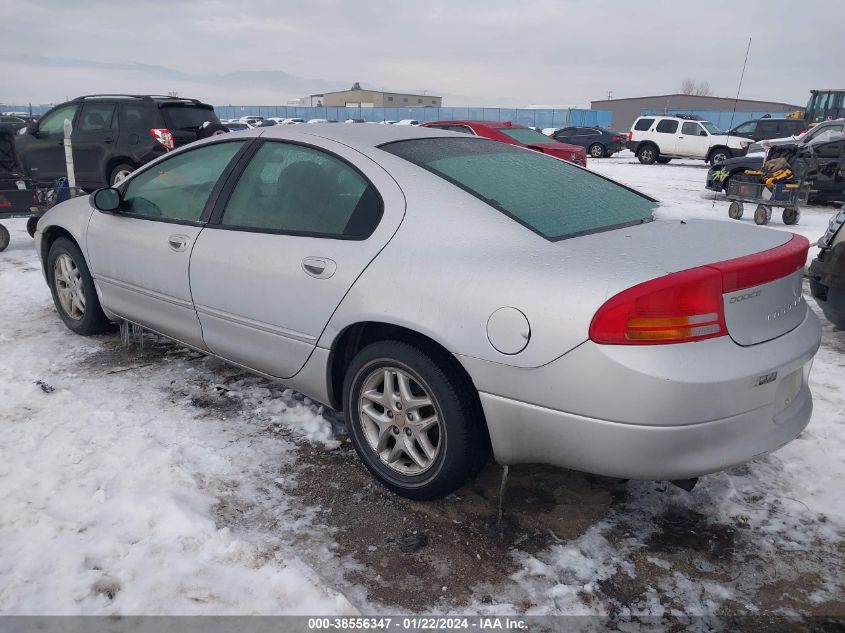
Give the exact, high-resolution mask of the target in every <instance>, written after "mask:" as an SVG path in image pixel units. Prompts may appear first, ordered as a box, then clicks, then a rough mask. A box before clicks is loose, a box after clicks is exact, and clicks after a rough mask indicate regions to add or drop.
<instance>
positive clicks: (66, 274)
mask: <svg viewBox="0 0 845 633" xmlns="http://www.w3.org/2000/svg"><path fill="white" fill-rule="evenodd" d="M53 284H54V285H55V287H56V295H57V296H58V298H59V303H60V304H61V306H62V310H64V312H65V314H66V315H67V316H69V317H70V318H71V319H73V320H74V321H79V320H81V319H82V317H84V316H85V290H84V287H83V285H82V273H81V272H80V270H79V268H77V266H76V262H74V261H73V258H71V257H70V255H67V254H65V253H62V254H61V255H59V256H58V257H57V258H56V262H55V263H54V264H53Z"/></svg>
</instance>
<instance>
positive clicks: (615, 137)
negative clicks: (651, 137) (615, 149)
mask: <svg viewBox="0 0 845 633" xmlns="http://www.w3.org/2000/svg"><path fill="white" fill-rule="evenodd" d="M628 140H631V139H628ZM613 141H614V142H615V143H619V142H620V141H622V137H621V136H614V137H613Z"/></svg>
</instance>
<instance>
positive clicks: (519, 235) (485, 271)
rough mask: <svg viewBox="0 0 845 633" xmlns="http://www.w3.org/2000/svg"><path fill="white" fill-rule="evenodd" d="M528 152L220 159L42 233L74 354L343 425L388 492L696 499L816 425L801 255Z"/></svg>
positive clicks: (447, 148)
mask: <svg viewBox="0 0 845 633" xmlns="http://www.w3.org/2000/svg"><path fill="white" fill-rule="evenodd" d="M655 206H656V202H655V201H654V200H652V199H651V198H648V197H646V196H644V195H642V194H639V193H637V192H636V191H633V190H631V189H629V188H627V187H624V186H622V185H620V184H618V183H615V182H613V181H611V180H608V179H606V178H603V177H601V176H598V175H596V174H594V173H592V172H590V171H588V170H585V169H582V168H580V167H577V166H575V165H572V164H569V163H566V162H564V161H560V160H557V159H555V158H551V157H549V156H545V155H543V154H540V153H537V152H533V151H531V150H528V149H523V148H520V147H516V146H512V145H506V144H503V143H497V142H495V141H490V140H486V139H482V138H478V137H470V136H467V135H463V134H457V133H451V132H444V131H439V130H433V129H426V128H417V127H413V126H391V125H383V126H377V125H348V126H346V125H341V126H339V125H308V126H277V127H273V128H261V129H257V130H252V131H248V132H244V133H241V134H237V135H224V136H216V137H213V138H211V139H207V140H205V141H201V142H198V143H194V144H191V145H189V146H187V147H184V148H182V149H180V150H178V151H174V152H170V153H168V154H167V155H165V156H164V157H162V158H160V159H159V160H157V161H155V162H152V163H150V164H148V165H146V166H144V167H143V168H141V169H139V170H138V171H136V172H134V173H133V174H132V175H131V176H130V177H128V178H127V179H126V181H124V182H122V183H121V184H120V185H119V186H118V187H117V188H110V189H101V190H99V191H97V192H95V193H94V194H93V195H92V196H90V198H89V199H85V198H78V199H74V200H71V201H68V202H66V203H63V204H61V205H59V206H57V207H56V208H54V209H53V210H51V211H50V212H48V213H47V214H46V215H45V216H44V217H43V218H42V219H41V221H40V222H39V225H38V231H37V234H36V244H37V246H38V249H39V251H40V254H41V257H42V260H43V264H44V271H45V276H46V278H47V282H48V284H49V286H50V288H51V290H52V292H53V297H54V299H55V304H56V308H57V310H58V313H59V316H60V317H61V318H62V320H63V321H64V323H65V324H66V325H67V326H68V327H69V328H70V329H71V330H73V331H74V332H77V333H79V334H83V335H87V334H94V333H96V332H100V331H102V330H103V328H104V327H106V326H107V324H108V323H109V322H110V321H126V322H130V323H134V324H137V325H139V326H141V327H143V328H146V329H148V330H151V331H154V332H157V333H159V334H162V335H164V336H166V337H169V338H171V339H173V340H175V341H178V342H179V343H182V344H184V345H187V346H189V347H191V348H194V349H197V350H200V351H202V352H204V353H206V354H213V355H215V356H217V357H219V358H221V359H224V360H226V361H229V362H231V363H233V364H235V365H238V366H240V367H243V368H246V369H249V370H251V371H253V372H256V373H258V374H261V375H263V376H267V377H269V378H272V379H276V380H279V381H282V382H283V383H285V384H287V385H289V386H290V387H292V388H295V389H297V390H299V391H300V392H302V393H304V394H306V395H308V396H310V397H311V398H313V399H315V400H317V401H319V402H322V403H325V404H326V405H329V406H330V407H334V408H336V409H342V410H343V411H344V413H345V417H346V423H347V429H348V432H349V436H350V438H351V439H352V442H353V443H354V445H355V448H356V450H357V452H358V454H359V456H360V457H361V460H362V461H363V463H364V464H365V465H366V467H367V468H368V469H369V470H370V471H371V472H372V473H373V474H374V475H375V476H376V477H377V478H378V479H379V480H380V481H381V482H383V483H384V484H385V485H386V486H388V487H389V488H391V489H392V490H394V491H396V492H398V493H399V494H402V495H405V496H408V497H412V498H416V499H432V498H436V497H439V496H442V495H445V494H448V493H449V492H451V491H453V490H455V489H456V488H457V487H459V486H461V485H462V484H463V483H464V482H466V481H467V480H468V479H469V478H471V477H473V476H474V475H475V474H476V473H477V472H478V470H479V469H480V468H481V467H482V466H483V464H484V463H485V462H486V461H487V459H488V458H489V456H490V454H491V452H492V455H493V456H494V458H495V459H496V460H497V461H498V462H500V463H502V464H515V463H521V462H545V463H549V464H556V465H559V466H564V467H567V468H573V469H578V470H583V471H588V472H592V473H597V474H602V475H608V476H615V477H622V478H640V479H661V480H690V479H692V478H695V477H697V476H699V475H702V474H705V473H710V472H714V471H718V470H721V469H725V468H729V467H731V466H734V465H736V464H740V463H743V462H746V461H748V460H750V459H752V458H753V457H755V456H758V455H761V454H764V453H767V452H769V451H772V450H775V449H777V448H778V447H780V446H782V445H783V444H785V443H786V442H789V441H790V440H792V439H793V438H795V437H796V436H797V435H798V434H799V433H800V432H801V431H802V429H804V427H805V426H806V425H807V423H808V421H809V419H810V414H811V412H812V398H811V395H810V390H809V388H808V386H807V377H808V373H809V369H810V365H811V362H812V359H813V355H814V354H815V352H816V350H817V349H818V346H819V341H820V335H821V334H820V326H819V323H818V320H817V319H816V317H815V316H814V314H813V313H812V311H811V310H809V309H808V308H807V305H806V304H805V303H804V300H803V298H802V293H801V275H802V272H801V271H802V266H803V264H804V262H805V259H806V256H807V249H808V243H807V240H806V239H804V238H802V237H799V236H794V235H792V234H790V233H785V232H778V231H773V230H769V229H761V228H757V227H752V226H749V225H741V224H738V223H727V222H708V221H690V222H678V221H668V220H659V219H655V218H654V216H653V210H654V207H655Z"/></svg>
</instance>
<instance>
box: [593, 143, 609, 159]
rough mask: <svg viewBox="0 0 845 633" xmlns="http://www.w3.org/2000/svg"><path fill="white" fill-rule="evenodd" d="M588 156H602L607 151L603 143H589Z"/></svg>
mask: <svg viewBox="0 0 845 633" xmlns="http://www.w3.org/2000/svg"><path fill="white" fill-rule="evenodd" d="M589 152H590V156H591V157H593V158H604V157H605V155H606V154H607V152H606V151H605V149H604V145H602V144H601V143H593V144H592V145H590V149H589Z"/></svg>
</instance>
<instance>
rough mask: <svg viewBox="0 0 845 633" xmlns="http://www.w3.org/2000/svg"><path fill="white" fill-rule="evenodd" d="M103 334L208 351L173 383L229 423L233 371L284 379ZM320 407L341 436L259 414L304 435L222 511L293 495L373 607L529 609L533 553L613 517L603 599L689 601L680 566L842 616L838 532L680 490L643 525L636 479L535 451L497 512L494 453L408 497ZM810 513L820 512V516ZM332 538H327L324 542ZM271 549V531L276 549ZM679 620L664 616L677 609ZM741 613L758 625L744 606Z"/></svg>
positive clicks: (732, 609) (339, 570) (306, 546)
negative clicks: (722, 508) (323, 440)
mask: <svg viewBox="0 0 845 633" xmlns="http://www.w3.org/2000/svg"><path fill="white" fill-rule="evenodd" d="M97 339H98V341H99V343H101V345H102V349H101V350H100V351H97V352H95V353H93V354H92V355H90V356H89V357H88V358H87V359H85V361H84V362H83V363H82V369H85V370H88V371H92V372H102V373H104V374H108V373H114V372H122V371H138V372H144V371H150V370H155V369H156V367H158V366H161V365H162V364H175V365H173V369H175V370H176V372H175V373H176V374H178V373H179V372H178V370H179V368H180V367H182V366H189V365H190V366H200V367H199V371H195V372H191V374H190V377H189V378H186V380H185V381H184V382H183V381H181V380H174V381H172V382H171V384H170V389H171V390H172V392H173V396H174V398H184V397H186V395H187V394H190V399H189V402H190V404H191V406H194V407H196V408H197V409H199V410H201V411H205V412H207V414H208V415H209V416H213V417H214V418H216V419H221V420H222V421H223V422H224V423H225V422H226V421H229V420H230V421H232V422H235V421H238V420H242V419H243V418H244V417H249V416H251V415H253V413H252V412H251V411H249V410H246V409H245V408H244V406H243V405H242V403H240V402H239V401H238V400H237V399H232V398H228V397H226V395H227V394H226V387H225V385H226V384H229V383H232V382H235V381H244V380H247V381H252V382H253V383H254V384H258V385H261V384H266V385H267V386H268V387H273V386H274V385H271V384H270V383H265V381H263V379H261V378H257V377H253V376H251V375H249V374H245V373H243V372H240V371H239V370H237V369H234V368H231V367H228V366H226V365H224V364H223V363H220V362H218V361H216V360H213V359H206V358H205V357H203V356H202V355H201V354H197V353H195V352H192V351H189V350H186V349H184V348H181V347H179V346H176V345H174V344H171V343H169V342H167V341H164V340H162V339H158V338H156V337H154V336H150V335H149V334H147V335H145V337H144V346H143V349H141V348H140V346H139V345H138V342H137V341H136V342H135V343H134V344H133V345H130V346H129V347H127V346H125V345H124V344H122V343H121V341H120V336H119V334H118V332H114V333H110V334H106V335H102V336H100V337H97ZM197 361H201V362H197ZM324 415H325V416H326V417H327V418H328V419H329V420H330V421H331V423H332V425H333V427H334V428H335V430H336V435H337V437H338V439H339V440H340V442H341V444H340V447H339V448H337V449H335V450H327V449H326V448H324V447H319V446H316V445H312V444H310V443H308V442H305V441H301V440H298V439H297V438H296V437H295V436H294V435H292V434H291V433H290V431H289V430H287V429H285V428H279V427H278V426H273V425H269V424H268V425H266V426H262V425H261V424H259V425H257V426H255V428H256V429H257V430H256V431H255V432H257V433H272V434H277V435H279V436H281V437H285V438H287V439H288V440H290V441H293V442H295V443H296V445H297V449H296V451H295V452H296V459H295V462H294V463H293V464H286V465H283V466H279V465H273V464H266V465H259V467H258V472H260V473H263V474H261V475H260V476H259V479H261V481H259V482H257V485H258V490H259V491H260V492H261V493H262V495H263V501H256V499H255V498H254V496H250V495H248V494H247V493H246V492H245V491H240V490H239V486H240V484H238V483H237V482H232V483H231V485H230V486H228V487H227V486H225V485H224V486H223V487H222V488H220V489H217V490H215V491H214V492H215V494H216V495H217V496H218V498H219V499H220V502H219V505H218V507H217V509H216V514H217V517H218V520H219V522H220V524H221V527H222V526H237V527H240V528H245V529H248V526H250V525H255V524H259V523H260V524H261V528H262V530H271V531H272V530H273V529H274V528H275V527H278V528H279V529H280V530H283V529H284V528H282V527H281V524H277V523H275V522H274V520H273V519H272V518H271V513H270V512H268V507H271V506H273V505H274V504H278V503H280V502H281V501H280V499H281V498H284V503H286V504H288V506H287V511H288V512H294V513H297V514H299V515H300V516H301V517H302V519H303V520H304V521H305V522H306V523H307V525H308V528H307V529H302V530H298V531H295V532H288V533H283V532H280V534H279V538H281V539H286V540H288V539H293V540H294V541H296V542H298V543H299V544H300V548H301V550H302V552H303V558H304V559H305V560H306V561H307V562H309V564H311V565H313V566H314V568H315V569H317V570H318V573H320V574H321V575H322V576H323V577H324V578H325V579H326V581H327V582H329V583H330V584H332V585H334V586H336V587H337V588H338V589H339V590H341V591H343V592H344V593H347V595H351V596H353V601H355V600H354V597H355V596H357V599H358V600H360V601H361V602H362V603H363V604H361V605H360V606H361V608H363V609H364V610H365V611H369V610H372V609H373V605H381V607H382V608H384V609H387V610H393V611H395V610H396V609H400V610H401V611H403V612H426V611H427V612H433V611H436V610H438V609H451V610H453V611H461V609H466V608H468V607H470V605H472V604H481V605H485V604H497V603H503V602H507V603H509V604H512V605H515V607H516V608H517V610H519V611H521V612H524V613H530V612H531V610H532V608H534V607H536V606H537V605H536V604H535V601H534V598H533V596H534V594H532V593H531V592H528V591H526V590H525V589H524V588H523V587H522V586H520V584H519V583H518V582H516V580H515V579H514V575H515V574H517V572H519V570H520V569H521V568H522V566H523V564H524V556H525V555H528V556H536V557H537V558H538V559H539V560H543V559H544V557H547V555H548V551H549V549H550V548H553V547H555V546H560V545H566V544H568V543H572V542H573V541H575V540H576V539H578V538H579V537H581V536H582V535H584V534H585V533H586V532H587V531H588V530H590V529H591V528H593V527H594V526H595V525H596V524H597V523H599V522H603V524H604V525H605V528H604V531H603V537H604V538H605V539H607V541H608V542H609V543H610V544H611V545H612V546H615V547H618V548H619V549H620V550H621V551H626V552H628V555H627V559H626V561H625V563H626V565H625V569H620V570H618V571H616V573H614V574H613V575H610V576H609V577H607V578H603V579H601V580H599V581H598V582H597V583H596V587H595V588H594V590H593V591H591V592H589V593H586V592H585V593H583V594H579V598H580V599H581V601H582V603H583V604H584V607H585V609H588V610H590V611H592V612H595V613H604V614H606V615H608V616H609V617H611V618H614V617H616V616H622V615H623V614H626V613H630V612H636V611H637V610H638V609H639V608H641V607H643V606H645V605H646V603H647V599H648V598H649V596H651V597H653V596H654V595H655V592H657V594H658V595H659V596H660V597H659V602H660V604H661V605H662V606H663V607H665V609H666V610H667V612H672V613H681V614H683V613H685V611H684V608H685V607H684V605H683V604H680V603H679V602H677V600H676V599H675V598H673V597H672V593H671V592H666V593H665V594H662V595H661V590H660V588H661V587H662V586H664V583H665V582H668V581H670V580H671V579H672V578H673V576H674V575H675V574H683V575H684V576H685V577H686V578H688V579H689V580H690V581H692V582H701V583H708V582H709V583H721V584H724V585H728V586H731V587H733V588H737V587H741V588H742V590H743V591H742V592H743V593H745V594H746V596H748V597H749V598H750V599H751V600H753V607H754V609H753V611H754V612H757V613H788V614H798V615H800V616H813V615H825V616H831V615H833V616H839V617H845V600H834V601H830V600H823V601H818V600H813V599H812V595H813V594H814V592H816V591H818V590H820V589H822V588H823V585H824V582H823V579H822V578H821V577H820V576H819V574H818V573H817V572H816V571H815V570H817V569H818V567H819V566H820V565H821V566H831V565H833V566H835V567H838V568H839V569H841V570H843V572H845V569H843V561H845V548H843V546H842V544H841V543H839V544H836V545H834V544H830V543H825V542H816V543H812V544H811V546H810V547H807V546H806V545H801V546H800V547H799V546H797V544H796V546H795V547H794V548H790V547H787V546H785V545H784V543H783V542H777V543H771V542H770V543H766V544H765V547H764V544H763V543H761V542H760V541H759V539H760V538H761V537H760V535H758V534H756V533H755V532H754V531H753V530H751V529H749V527H748V524H747V517H746V516H745V515H742V514H740V515H737V516H736V517H735V518H734V520H733V522H732V523H729V524H727V523H724V522H717V521H711V520H710V519H709V518H708V516H707V515H706V514H704V513H700V512H697V511H694V510H691V509H689V508H688V507H685V506H682V505H669V506H668V507H667V509H665V511H662V512H660V513H658V514H656V515H654V516H653V517H652V518H651V525H649V526H648V528H649V530H648V533H647V534H645V535H644V534H643V530H644V528H643V524H642V519H641V517H638V516H634V515H633V514H632V507H633V506H632V503H634V502H632V500H631V498H630V494H629V483H628V482H625V481H621V480H614V479H607V478H601V477H594V476H590V475H585V474H582V473H577V472H573V471H567V470H562V469H557V468H551V467H545V466H535V465H531V466H520V467H512V468H510V469H509V473H508V477H507V482H506V485H505V488H504V499H503V502H502V503H501V518H500V517H499V512H500V489H501V484H502V475H503V469H502V468H501V467H500V466H497V465H495V464H493V463H490V464H488V465H487V467H486V468H485V469H484V470H483V472H482V473H481V475H480V476H479V477H478V478H477V479H476V480H475V481H473V482H471V483H470V484H468V485H467V486H465V487H464V488H462V489H461V490H459V491H458V492H457V493H456V494H453V495H450V496H449V497H447V498H445V499H442V500H439V501H435V502H429V503H421V502H413V501H409V500H407V499H404V498H401V497H398V496H396V495H394V494H392V493H390V492H389V491H387V490H386V489H384V488H383V487H382V486H380V485H379V484H378V483H376V482H375V480H373V478H372V477H371V476H370V474H369V473H368V472H367V471H366V469H365V468H364V467H363V465H362V464H361V463H360V461H359V460H358V458H357V456H356V455H355V451H354V450H353V448H352V445H351V443H349V442H348V440H347V438H346V436H345V433H344V430H343V422H342V418H341V417H340V416H339V414H336V413H334V412H326V413H325V414H324ZM741 468H742V467H741ZM281 474H284V475H286V476H285V477H284V478H280V477H279V475H281ZM653 486H654V494H655V495H659V494H661V493H662V492H665V491H666V490H667V489H669V488H671V490H672V491H675V489H674V487H672V486H671V485H670V484H667V483H655V484H653ZM681 494H686V493H681ZM745 502H746V503H747V505H748V511H749V512H763V513H766V514H767V515H768V516H771V517H772V520H776V519H777V517H778V515H779V513H780V512H781V511H780V510H779V508H778V507H777V503H772V502H769V501H767V500H765V499H763V498H762V497H755V496H754V495H749V496H747V497H746V498H745ZM775 502H776V500H775ZM802 521H806V523H807V524H809V523H811V522H824V521H825V517H824V516H807V517H805V518H803V519H802ZM326 541H329V542H332V545H331V546H330V548H329V550H326V548H325V543H326ZM771 548H774V549H775V550H776V554H777V559H778V563H777V565H776V568H773V567H772V558H771V555H766V556H763V555H761V551H762V550H763V549H767V550H770V549H771ZM272 555H273V547H272V546H271V545H268V553H267V556H268V557H269V556H272ZM548 582H549V584H550V585H553V584H554V583H555V582H556V580H555V579H550V580H549V581H548ZM748 614H749V605H748V604H741V603H739V602H732V601H730V600H729V601H726V602H724V603H723V604H722V605H721V606H720V607H719V612H718V614H717V615H719V616H720V617H722V618H725V619H726V620H727V621H730V619H731V618H732V617H741V618H747V617H748ZM672 621H673V620H672V618H671V617H669V618H668V620H667V624H671V623H672ZM742 622H743V628H749V621H748V620H747V619H743V620H742ZM751 624H753V626H750V628H751V629H752V630H761V631H764V630H769V629H768V628H767V627H768V625H769V622H768V621H767V620H765V619H762V620H760V621H759V622H757V621H752V622H751ZM796 630H800V629H796Z"/></svg>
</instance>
